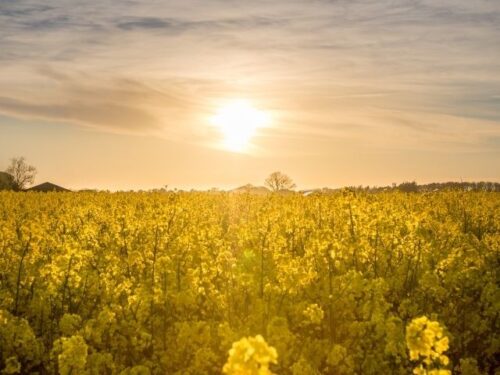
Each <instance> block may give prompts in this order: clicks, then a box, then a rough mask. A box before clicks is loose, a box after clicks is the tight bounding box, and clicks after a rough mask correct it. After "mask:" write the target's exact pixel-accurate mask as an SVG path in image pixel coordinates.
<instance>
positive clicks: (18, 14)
mask: <svg viewBox="0 0 500 375" xmlns="http://www.w3.org/2000/svg"><path fill="white" fill-rule="evenodd" d="M498 25H500V2H498V1H491V0H439V1H436V0H401V1H392V0H359V1H357V0H338V1H333V0H307V1H306V0H303V1H299V0H286V1H285V0H274V1H262V0H254V1H244V0H172V1H110V0H104V1H102V0H101V1H97V0H92V1H85V2H75V1H68V0H46V1H34V0H16V1H13V0H7V1H2V2H0V88H1V90H0V169H4V168H5V167H6V166H7V164H8V161H9V158H11V157H13V156H20V155H24V156H26V158H27V159H28V161H29V162H31V163H32V164H34V165H35V166H36V167H37V168H38V170H39V174H38V177H37V182H43V181H46V180H48V181H52V182H54V183H58V184H60V185H63V186H66V187H69V188H84V187H96V188H109V189H138V188H154V187H161V186H163V185H165V184H168V185H169V186H171V187H178V188H191V187H193V188H209V187H212V186H218V187H221V188H230V187H234V186H238V185H242V184H245V183H253V184H262V182H263V180H264V178H265V177H266V176H267V175H268V174H269V173H270V172H272V171H274V170H281V171H283V172H285V173H287V174H289V175H290V176H291V177H292V178H293V179H294V180H295V181H296V183H297V185H298V187H299V188H311V187H323V186H332V187H335V186H344V185H360V184H362V185H367V184H369V185H386V184H390V183H392V182H401V181H404V180H417V181H418V182H422V183H423V182H430V181H447V180H455V181H457V180H458V181H459V180H460V179H462V180H494V181H499V180H500V168H499V167H498V166H499V165H500V48H498V46H499V45H500V27H499V26H498ZM234 103H247V104H245V105H246V106H247V107H245V108H247V109H245V110H243V111H242V112H241V111H240V112H238V111H236V114H235V115H232V114H231V115H229V118H230V119H231V120H230V121H226V123H225V124H223V125H221V124H220V123H219V124H218V123H217V121H216V120H214V119H220V118H221V116H222V117H224V116H225V117H224V118H226V117H228V115H227V113H228V108H229V111H230V113H232V112H231V108H234ZM232 106H233V107H232ZM248 108H250V109H248ZM221 113H222V115H221ZM255 114H260V115H262V116H264V117H265V118H266V121H261V122H262V126H256V127H255V128H253V127H252V126H253V125H252V123H251V121H250V120H251V119H252V118H253V117H252V116H254V115H255ZM260 115H259V116H260ZM238 116H239V117H241V118H239V117H238ZM249 119H250V120H249ZM233 121H234V122H235V125H234V126H235V127H236V129H239V130H235V128H233V127H231V123H232V122H233ZM245 121H246V122H245ZM249 121H250V122H249ZM264 123H265V124H264ZM242 124H247V125H248V124H249V125H250V127H251V129H249V128H248V127H247V128H242V127H241V126H242ZM228 129H230V130H228ZM228 132H229V133H228ZM241 132H246V133H245V134H247V133H248V136H245V139H244V141H242V142H244V143H245V147H240V146H241V144H240V143H241V142H240V141H241V140H238V141H233V147H231V146H228V142H227V139H228V137H229V138H231V136H230V135H228V134H232V137H233V138H234V135H235V134H236V135H237V136H238V135H241ZM231 139H232V138H231ZM235 144H237V145H238V146H234V145H235Z"/></svg>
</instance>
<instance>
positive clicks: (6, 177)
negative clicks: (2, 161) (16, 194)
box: [0, 172, 14, 190]
mask: <svg viewBox="0 0 500 375" xmlns="http://www.w3.org/2000/svg"><path fill="white" fill-rule="evenodd" d="M13 186H14V177H12V175H10V174H8V173H7V172H0V190H12V189H13Z"/></svg>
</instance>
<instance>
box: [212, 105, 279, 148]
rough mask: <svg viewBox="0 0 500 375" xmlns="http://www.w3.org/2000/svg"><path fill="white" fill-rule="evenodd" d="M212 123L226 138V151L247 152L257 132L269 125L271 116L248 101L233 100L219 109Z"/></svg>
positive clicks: (224, 141) (224, 140) (224, 145)
mask: <svg viewBox="0 0 500 375" xmlns="http://www.w3.org/2000/svg"><path fill="white" fill-rule="evenodd" d="M212 123H213V125H215V126H216V127H217V128H218V130H219V131H220V133H221V134H222V136H223V137H224V139H223V144H222V146H223V148H224V149H226V150H229V151H233V152H245V151H246V150H247V149H248V147H249V145H250V141H251V139H252V137H253V136H254V135H255V133H256V132H257V130H258V129H259V128H262V127H264V126H266V125H267V124H268V123H269V115H268V114H267V113H266V112H264V111H260V110H258V109H256V108H255V107H254V106H253V105H252V104H251V103H250V102H249V101H247V100H232V101H230V102H227V103H226V104H225V105H223V106H221V107H220V108H219V110H218V111H217V112H216V114H215V115H214V116H213V117H212Z"/></svg>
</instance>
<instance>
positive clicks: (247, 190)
mask: <svg viewBox="0 0 500 375" xmlns="http://www.w3.org/2000/svg"><path fill="white" fill-rule="evenodd" d="M230 193H235V194H256V195H266V194H269V193H271V191H270V190H269V189H268V188H266V187H265V186H254V185H252V184H246V185H243V186H240V187H237V188H236V189H233V190H231V191H230Z"/></svg>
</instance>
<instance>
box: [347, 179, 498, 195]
mask: <svg viewBox="0 0 500 375" xmlns="http://www.w3.org/2000/svg"><path fill="white" fill-rule="evenodd" d="M348 189H349V190H353V191H368V192H379V191H389V190H399V191H403V192H406V193H417V192H420V193H425V192H432V191H441V190H462V191H492V192H493V191H497V192H500V183H498V182H485V181H480V182H453V181H450V182H432V183H430V184H423V185H419V184H417V183H416V182H415V181H412V182H403V183H401V184H399V185H398V184H392V186H380V187H379V186H350V187H348Z"/></svg>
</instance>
